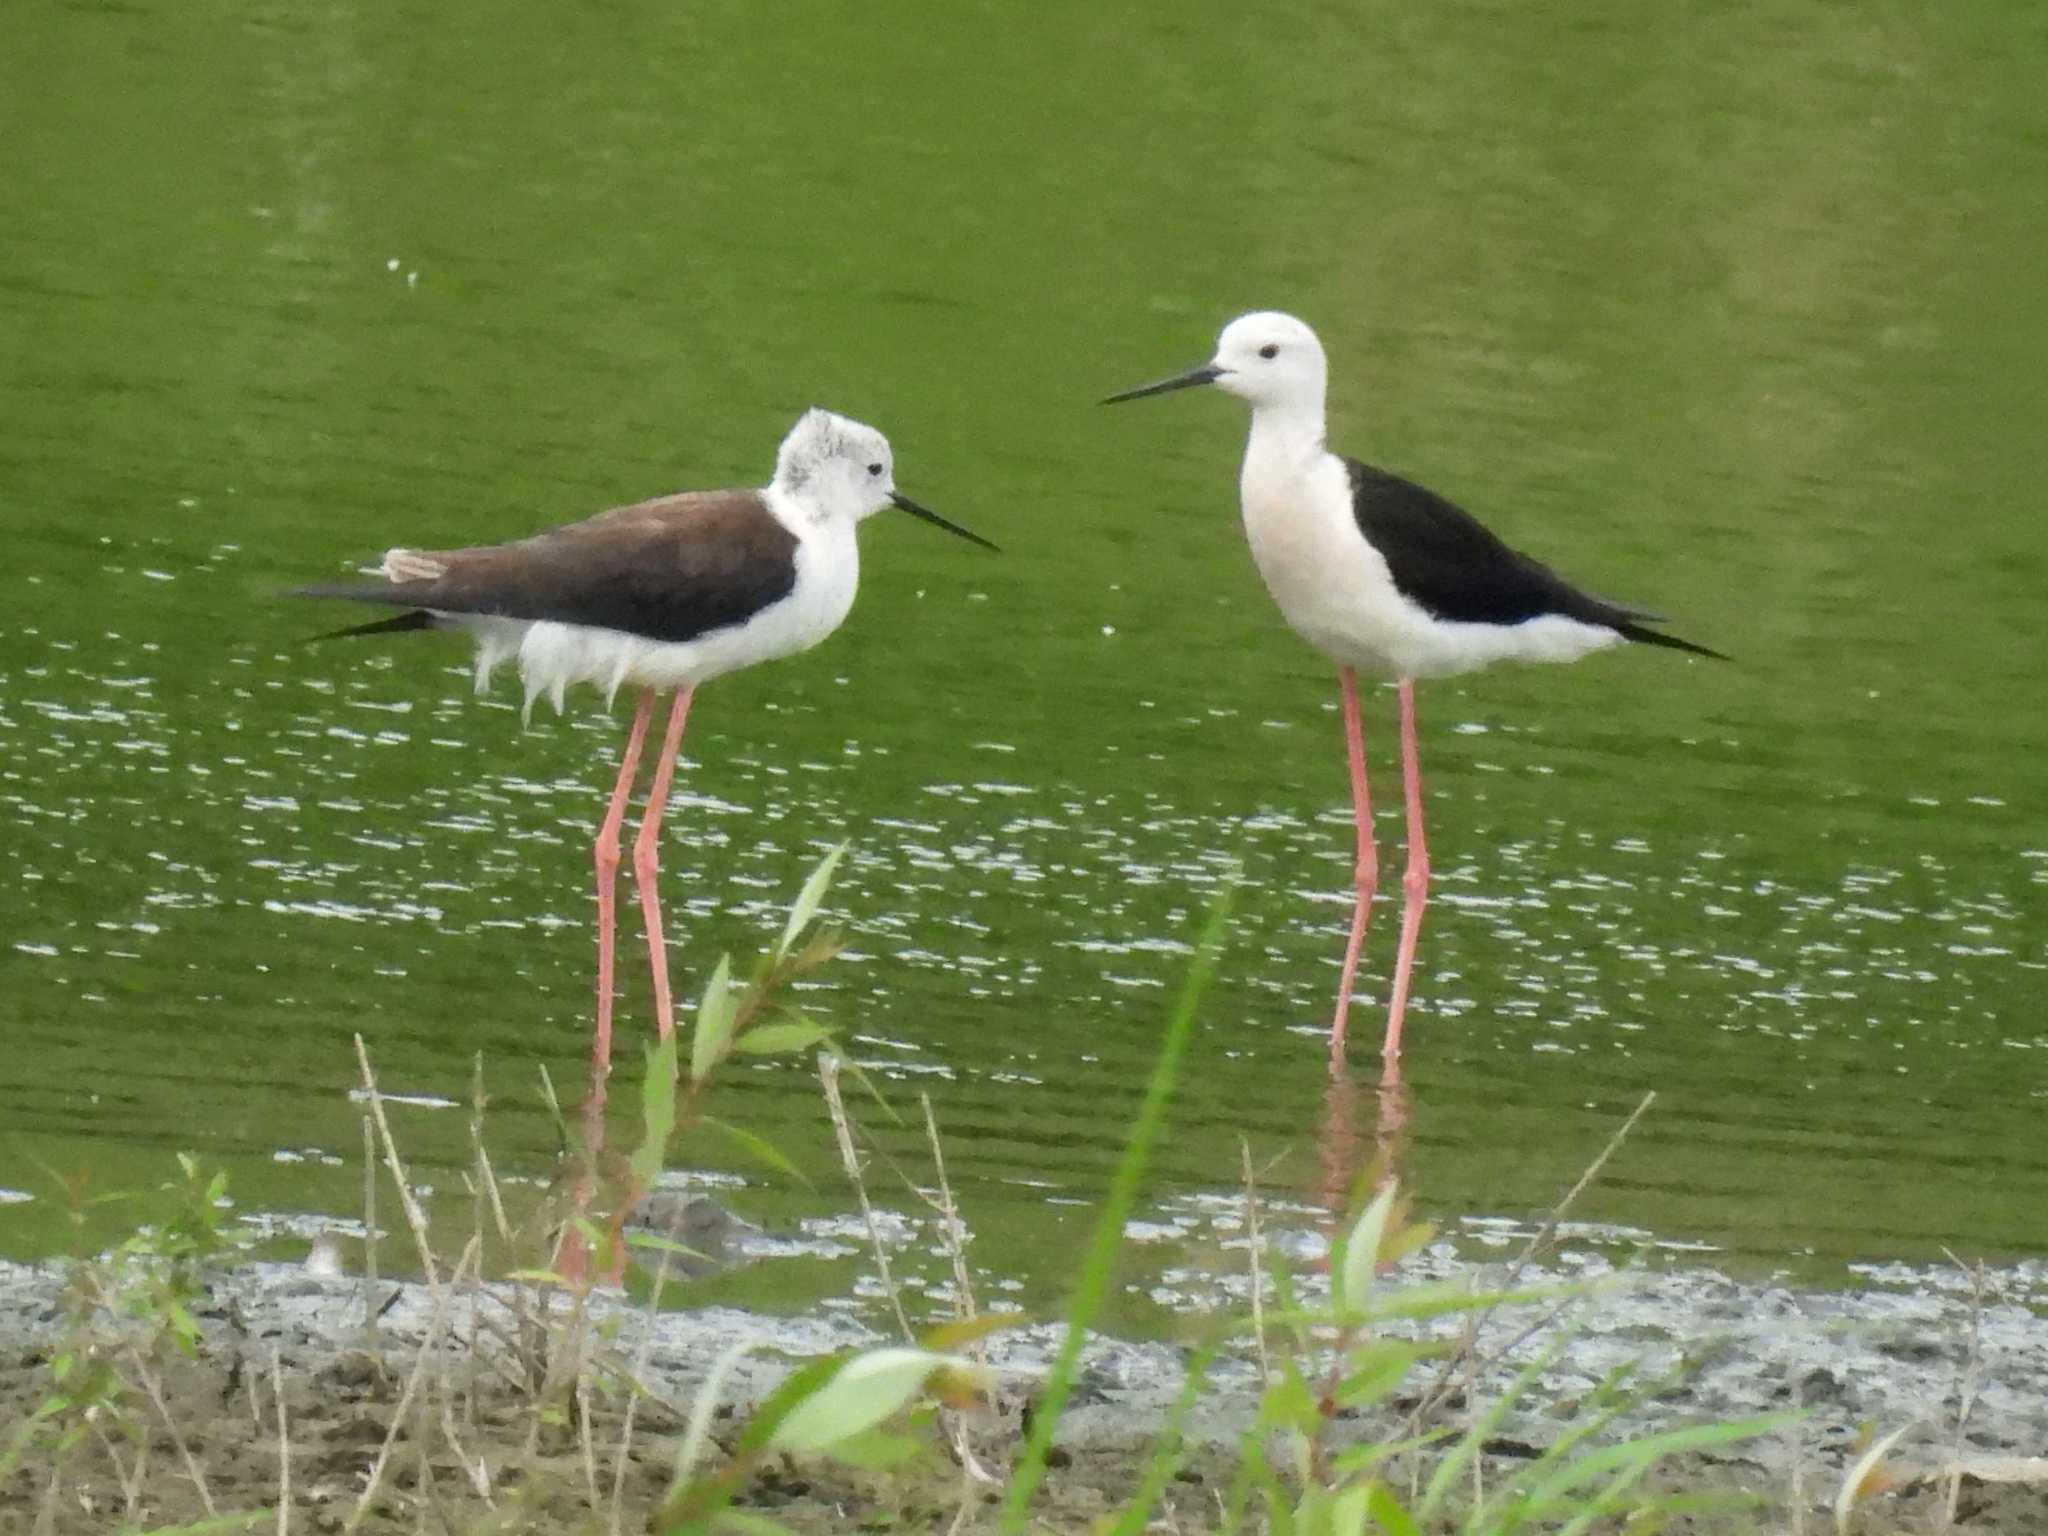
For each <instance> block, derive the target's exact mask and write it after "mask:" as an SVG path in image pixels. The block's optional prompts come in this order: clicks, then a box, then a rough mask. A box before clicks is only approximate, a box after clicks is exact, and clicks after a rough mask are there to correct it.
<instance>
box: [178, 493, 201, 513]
mask: <svg viewBox="0 0 2048 1536" xmlns="http://www.w3.org/2000/svg"><path fill="white" fill-rule="evenodd" d="M178 505H179V506H181V507H184V508H185V509H186V510H188V511H189V510H191V509H192V508H193V507H196V506H198V505H199V498H198V497H196V496H180V497H179V498H178Z"/></svg>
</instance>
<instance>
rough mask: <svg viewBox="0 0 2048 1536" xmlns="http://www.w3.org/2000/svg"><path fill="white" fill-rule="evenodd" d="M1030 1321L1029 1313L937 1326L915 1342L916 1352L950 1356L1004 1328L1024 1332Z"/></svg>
mask: <svg viewBox="0 0 2048 1536" xmlns="http://www.w3.org/2000/svg"><path fill="white" fill-rule="evenodd" d="M1031 1322H1032V1317H1031V1314H1030V1313H1029V1312H984V1313H982V1314H981V1316H979V1317H969V1318H962V1319H960V1320H959V1321H957V1322H951V1323H941V1324H940V1325H939V1326H938V1327H936V1328H932V1329H929V1330H927V1331H926V1333H925V1335H924V1337H923V1338H921V1339H919V1340H918V1341H917V1343H918V1347H919V1348H920V1349H929V1350H932V1351H933V1352H935V1353H938V1354H953V1353H957V1352H958V1351H960V1350H962V1349H965V1348H966V1347H967V1346H968V1345H969V1344H973V1343H977V1342H979V1341H980V1340H982V1339H985V1338H987V1337H988V1336H989V1335H990V1334H992V1333H1000V1332H1002V1331H1003V1330H1004V1329H1005V1328H1028V1327H1030V1326H1031Z"/></svg>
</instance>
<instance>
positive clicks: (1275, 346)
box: [1259, 341, 1280, 359]
mask: <svg viewBox="0 0 2048 1536" xmlns="http://www.w3.org/2000/svg"><path fill="white" fill-rule="evenodd" d="M1279 355H1280V343H1279V342H1277V341H1269V342H1267V343H1266V344H1265V345H1264V346H1263V347H1261V348H1259V356H1261V357H1263V358H1268V359H1271V358H1275V357H1278V356H1279Z"/></svg>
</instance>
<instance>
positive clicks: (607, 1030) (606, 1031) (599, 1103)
mask: <svg viewBox="0 0 2048 1536" xmlns="http://www.w3.org/2000/svg"><path fill="white" fill-rule="evenodd" d="M653 712H654V695H653V694H651V693H643V694H642V695H641V696H640V705H639V707H638V708H637V709H635V710H634V712H633V728H632V730H631V731H629V732H628V733H627V735H626V750H625V751H624V752H623V753H622V754H620V757H619V778H618V782H617V783H616V784H614V785H613V786H612V799H611V804H610V806H609V807H607V809H606V810H605V815H604V822H603V824H602V825H600V826H599V827H598V829H597V844H596V847H595V848H594V849H593V850H592V860H593V862H594V863H595V864H596V865H597V1033H596V1039H595V1040H594V1041H593V1042H592V1044H591V1047H590V1090H589V1092H588V1093H586V1094H585V1095H584V1098H583V1145H584V1151H585V1155H586V1157H587V1158H588V1160H589V1161H588V1164H587V1166H586V1167H585V1168H584V1169H583V1170H582V1171H581V1172H580V1173H578V1175H577V1177H576V1192H575V1198H574V1203H573V1207H572V1214H573V1215H574V1216H577V1217H581V1216H582V1215H583V1214H584V1213H585V1212H586V1211H588V1210H589V1209H590V1197H591V1194H592V1193H593V1191H594V1190H595V1189H596V1186H597V1177H596V1175H597V1164H598V1160H599V1157H600V1154H601V1152H602V1150H603V1146H604V1101H605V1084H606V1083H607V1082H608V1081H609V1079H610V1078H611V1074H612V970H613V967H612V944H613V934H612V931H613V929H615V928H616V927H617V926H618V883H619V827H620V825H621V824H622V823H623V822H624V821H625V819H626V799H627V797H628V796H629V795H631V794H632V792H633V780H634V779H635V778H636V777H637V776H638V774H639V772H640V747H641V743H643V742H644V741H645V740H646V739H647V721H648V719H649V717H650V716H651V715H652V714H653ZM584 1261H585V1253H584V1245H583V1241H582V1239H581V1238H580V1237H578V1236H577V1235H576V1232H575V1230H574V1228H571V1229H570V1231H568V1232H567V1233H565V1234H564V1236H563V1239H562V1250H561V1253H560V1255H559V1257H558V1259H557V1263H558V1264H559V1266H560V1268H561V1270H562V1272H563V1274H565V1275H567V1276H568V1277H569V1278H570V1279H572V1280H580V1279H581V1278H582V1276H583V1270H584Z"/></svg>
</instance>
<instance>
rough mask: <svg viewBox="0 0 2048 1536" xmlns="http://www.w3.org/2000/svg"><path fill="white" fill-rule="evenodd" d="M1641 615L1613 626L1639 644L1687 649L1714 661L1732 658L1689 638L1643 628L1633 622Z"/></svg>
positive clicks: (1626, 637) (1680, 649)
mask: <svg viewBox="0 0 2048 1536" xmlns="http://www.w3.org/2000/svg"><path fill="white" fill-rule="evenodd" d="M1642 617H1646V615H1642V614H1637V615H1633V616H1631V617H1630V618H1628V619H1624V620H1623V621H1622V622H1621V623H1619V624H1617V625H1615V626H1614V627H1615V628H1616V629H1618V630H1620V631H1621V635H1622V638H1623V639H1624V640H1633V641H1635V642H1636V643H1637V644H1639V645H1661V646H1664V647H1665V648H1666V649H1668V650H1673V651H1689V652H1691V653H1692V654H1693V655H1695V656H1711V657H1713V659H1714V660H1716V661H1731V660H1733V659H1734V658H1733V657H1729V656H1724V655H1722V654H1721V652H1719V651H1714V650H1709V649H1708V648H1707V647H1706V646H1704V645H1694V644H1693V643H1692V641H1690V640H1681V639H1679V637H1678V636H1676V635H1667V634H1665V633H1664V632H1663V631H1662V630H1656V629H1645V628H1644V627H1643V626H1642V625H1641V624H1638V623H1637V622H1635V621H1636V619H1638V618H1642Z"/></svg>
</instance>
